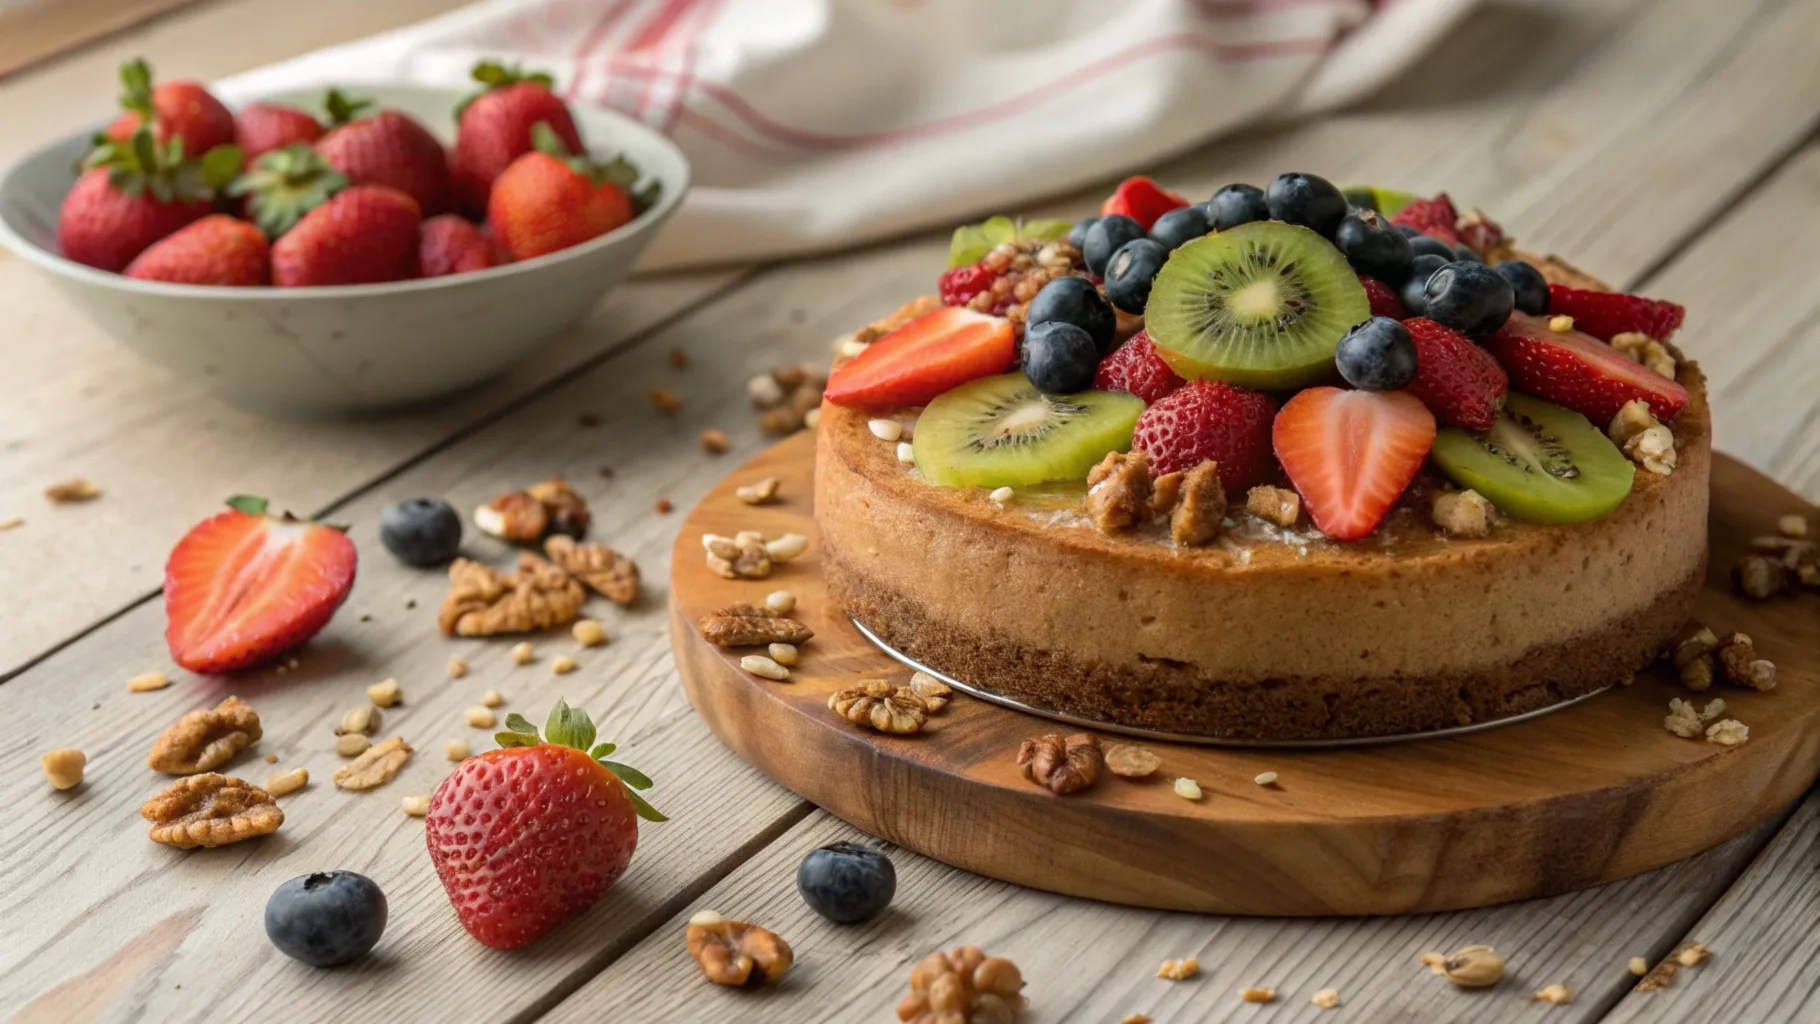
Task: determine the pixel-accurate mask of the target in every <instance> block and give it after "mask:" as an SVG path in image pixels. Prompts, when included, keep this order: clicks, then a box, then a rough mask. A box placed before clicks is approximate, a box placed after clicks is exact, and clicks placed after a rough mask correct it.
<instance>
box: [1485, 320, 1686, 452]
mask: <svg viewBox="0 0 1820 1024" xmlns="http://www.w3.org/2000/svg"><path fill="white" fill-rule="evenodd" d="M1575 323H1578V321H1577V320H1576V321H1575ZM1485 347H1486V348H1488V349H1490V350H1491V354H1492V355H1494V356H1496V357H1497V359H1498V362H1500V363H1503V364H1504V369H1506V370H1508V371H1510V380H1511V383H1512V384H1513V385H1514V386H1515V387H1516V389H1517V390H1519V391H1523V392H1526V393H1528V394H1531V395H1534V396H1536V397H1537V398H1546V399H1548V400H1549V401H1551V402H1554V403H1555V404H1557V405H1565V406H1567V407H1568V408H1569V409H1572V410H1573V411H1575V412H1577V413H1580V414H1581V415H1583V416H1585V417H1586V418H1587V419H1589V420H1592V421H1593V424H1594V425H1595V426H1600V427H1603V426H1604V425H1605V424H1607V423H1610V422H1611V420H1612V417H1614V416H1616V415H1617V414H1618V410H1619V409H1621V408H1623V407H1624V403H1625V402H1628V401H1630V400H1631V399H1633V398H1641V399H1642V400H1644V401H1645V402H1648V403H1649V407H1650V410H1651V411H1652V412H1654V413H1655V414H1656V417H1657V418H1658V419H1661V420H1662V421H1664V422H1667V421H1668V420H1671V419H1673V418H1674V417H1675V414H1676V413H1678V412H1680V411H1681V407H1682V406H1684V405H1686V404H1687V389H1686V388H1684V387H1682V386H1681V385H1679V384H1677V383H1675V382H1674V381H1672V380H1669V379H1668V378H1667V377H1664V376H1662V375H1661V374H1659V373H1657V372H1655V371H1654V370H1651V369H1648V368H1647V367H1645V366H1643V365H1642V364H1641V363H1638V362H1636V361H1634V360H1632V359H1629V358H1627V357H1626V356H1624V355H1623V354H1622V353H1620V352H1619V351H1618V350H1616V349H1614V348H1612V347H1611V346H1610V345H1607V344H1605V343H1604V342H1602V341H1600V340H1599V339H1597V338H1594V337H1592V336H1591V335H1588V334H1583V333H1581V332H1580V331H1577V330H1571V331H1551V330H1549V329H1548V320H1547V319H1546V318H1545V317H1539V316H1530V315H1529V314H1527V313H1512V314H1511V315H1510V320H1509V321H1508V322H1507V323H1505V325H1504V326H1503V328H1502V329H1500V330H1499V331H1498V332H1497V333H1496V334H1494V335H1492V336H1491V337H1490V338H1488V339H1487V340H1486V342H1485Z"/></svg>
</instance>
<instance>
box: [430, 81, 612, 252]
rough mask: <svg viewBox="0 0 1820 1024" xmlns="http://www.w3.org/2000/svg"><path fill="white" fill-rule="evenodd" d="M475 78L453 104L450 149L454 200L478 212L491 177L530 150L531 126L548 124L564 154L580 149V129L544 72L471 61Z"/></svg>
mask: <svg viewBox="0 0 1820 1024" xmlns="http://www.w3.org/2000/svg"><path fill="white" fill-rule="evenodd" d="M473 74H474V80H475V81H476V82H479V83H480V84H481V85H482V86H483V88H482V89H481V91H480V92H478V93H476V94H474V95H473V96H470V97H469V98H468V99H467V100H465V101H463V103H462V105H461V106H460V107H458V108H456V111H455V116H456V118H457V120H458V125H457V128H456V131H455V148H454V149H453V150H452V151H451V152H450V154H449V173H450V174H451V175H453V176H454V181H455V191H456V199H457V202H458V204H459V205H460V207H461V209H462V210H463V211H465V212H468V213H472V214H474V215H475V216H481V215H484V214H485V213H486V210H487V195H488V193H489V192H491V191H492V189H493V182H494V180H495V179H497V178H498V177H499V176H500V174H502V173H504V171H505V169H506V168H507V167H509V166H511V164H512V161H514V160H516V159H518V158H519V157H521V156H523V155H524V154H526V153H529V152H530V151H531V149H532V141H531V128H532V126H534V125H536V124H537V123H538V122H540V121H541V122H543V123H544V124H547V125H549V126H550V130H551V131H553V132H555V133H556V137H557V138H559V139H561V140H562V141H563V145H564V147H565V149H564V152H566V153H580V152H582V144H581V133H580V132H578V131H576V129H575V119H574V118H573V117H571V116H570V114H569V107H568V104H566V103H564V102H563V101H562V99H561V98H560V97H558V96H557V95H556V94H555V93H553V92H551V91H550V85H551V79H550V76H549V75H547V74H542V73H535V74H529V75H527V74H525V73H524V72H523V71H521V70H520V69H518V68H516V67H512V68H507V67H504V66H502V65H500V64H495V63H493V62H492V61H482V62H480V63H479V64H476V65H474V72H473Z"/></svg>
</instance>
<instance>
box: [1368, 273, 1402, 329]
mask: <svg viewBox="0 0 1820 1024" xmlns="http://www.w3.org/2000/svg"><path fill="white" fill-rule="evenodd" d="M1359 283H1360V284H1362V285H1364V286H1365V297H1366V298H1367V299H1370V300H1371V315H1372V316H1387V317H1389V318H1391V319H1392V320H1401V319H1403V318H1404V317H1406V316H1408V315H1409V310H1407V309H1404V308H1403V300H1402V299H1399V298H1397V293H1396V292H1394V291H1391V290H1390V286H1389V285H1387V284H1385V283H1384V282H1382V281H1380V280H1378V279H1377V278H1375V277H1366V276H1365V275H1364V274H1360V275H1359Z"/></svg>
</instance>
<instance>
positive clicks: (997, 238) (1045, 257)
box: [936, 217, 1085, 324]
mask: <svg viewBox="0 0 1820 1024" xmlns="http://www.w3.org/2000/svg"><path fill="white" fill-rule="evenodd" d="M1067 234H1068V222H1067V221H1060V220H1035V221H1014V220H1012V219H1011V218H1009V217H993V218H991V219H989V220H986V221H984V222H982V223H979V224H966V225H963V226H961V227H958V228H956V229H954V237H953V239H952V240H951V241H950V242H949V243H948V269H947V270H946V271H944V272H943V273H942V275H941V277H940V278H939V279H938V280H937V282H936V289H937V292H938V293H939V294H940V295H941V299H942V302H943V303H944V304H946V305H949V306H966V307H968V308H969V309H973V310H976V311H978V312H981V313H991V314H993V315H995V316H1003V317H1008V318H1009V319H1011V320H1012V321H1013V322H1014V323H1020V324H1021V323H1023V322H1024V319H1025V317H1024V311H1025V309H1026V307H1027V306H1028V304H1029V302H1030V300H1031V299H1032V298H1034V297H1035V296H1036V293H1037V292H1038V291H1039V290H1040V289H1041V288H1042V287H1043V286H1044V285H1046V284H1048V283H1049V282H1050V281H1052V280H1055V279H1056V278H1060V277H1063V276H1066V275H1068V274H1074V273H1078V272H1080V271H1081V270H1082V269H1084V266H1085V265H1084V264H1083V263H1082V262H1081V253H1080V249H1079V247H1078V246H1076V245H1073V244H1071V243H1069V242H1068V241H1066V240H1065V237H1064V236H1066V235H1067Z"/></svg>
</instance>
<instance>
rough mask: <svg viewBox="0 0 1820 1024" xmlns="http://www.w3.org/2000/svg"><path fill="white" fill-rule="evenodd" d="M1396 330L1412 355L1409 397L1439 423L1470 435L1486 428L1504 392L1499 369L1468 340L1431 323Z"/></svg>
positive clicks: (1419, 320)
mask: <svg viewBox="0 0 1820 1024" xmlns="http://www.w3.org/2000/svg"><path fill="white" fill-rule="evenodd" d="M1402 326H1403V329H1404V330H1405V331H1407V332H1408V333H1409V338H1410V341H1411V342H1412V343H1413V344H1414V346H1415V354H1416V367H1417V369H1416V373H1415V376H1414V377H1413V378H1412V379H1411V380H1410V381H1409V383H1408V385H1407V387H1408V389H1409V393H1410V394H1412V395H1414V396H1416V397H1417V398H1419V399H1421V400H1422V404H1423V405H1426V406H1428V411H1430V412H1432V413H1434V414H1435V418H1436V419H1438V420H1440V421H1441V422H1442V423H1446V424H1449V425H1451V426H1456V427H1467V428H1470V429H1473V430H1485V429H1486V428H1488V427H1490V426H1491V424H1492V420H1493V419H1494V418H1496V416H1497V413H1498V408H1499V406H1501V405H1503V404H1504V395H1505V393H1506V392H1508V391H1509V390H1510V376H1509V375H1508V374H1506V373H1505V372H1504V367H1502V366H1499V365H1498V361H1497V360H1496V359H1493V358H1492V357H1491V353H1489V352H1487V351H1485V349H1483V348H1481V347H1479V346H1478V345H1476V344H1474V343H1473V342H1472V340H1471V339H1470V338H1468V337H1466V336H1465V335H1463V334H1461V333H1459V332H1458V331H1454V330H1451V329H1449V328H1447V327H1444V326H1442V325H1441V324H1438V323H1435V322H1434V321H1433V320H1429V319H1426V318H1423V317H1412V318H1410V319H1408V320H1405V321H1403V325H1402Z"/></svg>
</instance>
